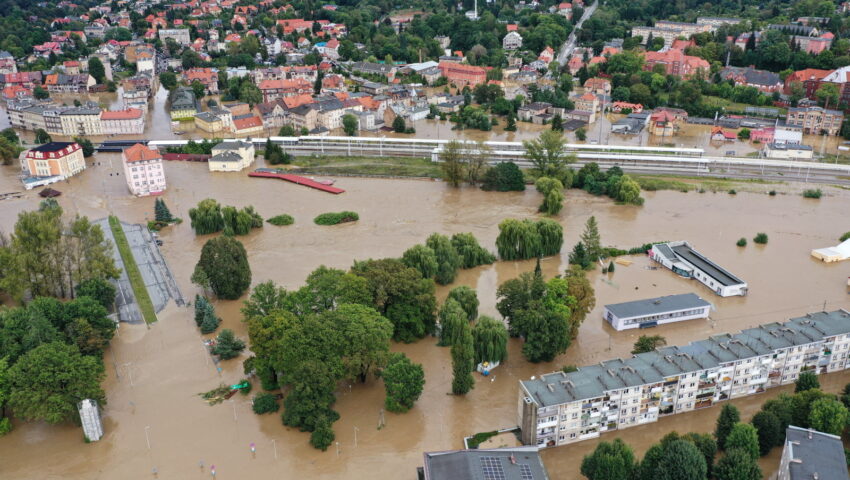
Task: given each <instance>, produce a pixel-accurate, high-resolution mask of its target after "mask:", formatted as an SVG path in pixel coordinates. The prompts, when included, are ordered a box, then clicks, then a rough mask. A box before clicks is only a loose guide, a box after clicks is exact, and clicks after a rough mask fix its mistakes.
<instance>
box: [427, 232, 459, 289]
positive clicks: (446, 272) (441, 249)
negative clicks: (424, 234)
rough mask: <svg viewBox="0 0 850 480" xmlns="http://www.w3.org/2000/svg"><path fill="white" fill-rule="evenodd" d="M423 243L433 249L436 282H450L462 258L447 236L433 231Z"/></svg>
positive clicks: (445, 283) (455, 274) (442, 283)
mask: <svg viewBox="0 0 850 480" xmlns="http://www.w3.org/2000/svg"><path fill="white" fill-rule="evenodd" d="M425 245H426V246H427V247H428V248H430V249H431V250H433V251H434V256H435V257H436V259H437V274H436V275H435V276H434V279H435V280H436V282H437V283H439V284H440V285H448V284H449V283H452V282H453V281H454V279H455V277H456V276H457V270H458V269H459V268H460V266H461V264H462V262H463V260H462V259H461V258H460V255H458V253H457V251H455V248H454V245H452V242H451V240H450V239H449V237H447V236H445V235H440V234H439V233H433V234H431V236H429V237H428V239H427V240H426V242H425Z"/></svg>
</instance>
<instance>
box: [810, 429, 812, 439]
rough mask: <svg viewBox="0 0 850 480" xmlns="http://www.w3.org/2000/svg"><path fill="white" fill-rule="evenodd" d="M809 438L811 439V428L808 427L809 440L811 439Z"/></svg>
mask: <svg viewBox="0 0 850 480" xmlns="http://www.w3.org/2000/svg"><path fill="white" fill-rule="evenodd" d="M811 439H812V429H811V428H810V429H809V440H811Z"/></svg>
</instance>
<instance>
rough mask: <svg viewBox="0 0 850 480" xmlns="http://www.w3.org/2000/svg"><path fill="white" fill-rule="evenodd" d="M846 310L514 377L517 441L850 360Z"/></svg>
mask: <svg viewBox="0 0 850 480" xmlns="http://www.w3.org/2000/svg"><path fill="white" fill-rule="evenodd" d="M848 354H850V312H848V311H847V310H843V309H841V310H835V311H832V312H817V313H810V314H808V315H806V316H803V317H798V318H793V319H791V320H788V321H787V322H785V323H778V322H775V323H769V324H765V325H761V326H759V327H756V328H750V329H747V330H744V331H742V332H740V333H737V334H735V335H730V334H720V335H713V336H711V337H709V338H707V339H705V340H700V341H696V342H692V343H690V344H688V345H685V346H678V347H676V346H671V347H664V348H660V349H657V350H655V351H652V352H646V353H641V354H638V355H634V356H633V357H631V358H629V359H614V360H610V361H607V362H602V363H600V364H598V365H591V366H587V367H582V368H580V369H578V370H577V371H575V372H571V373H564V372H554V373H549V374H546V375H542V376H541V377H540V378H534V377H532V378H531V379H530V380H523V381H520V382H519V383H520V385H519V397H518V403H517V407H518V410H517V416H518V422H519V425H520V428H521V430H522V436H521V438H522V442H523V443H524V444H526V445H536V446H538V447H540V448H545V447H554V446H559V445H566V444H569V443H573V442H578V441H581V440H587V439H590V438H596V437H599V436H600V435H601V434H602V433H604V432H609V431H614V430H619V429H624V428H629V427H633V426H637V425H642V424H645V423H651V422H655V421H657V420H658V418H659V417H662V416H666V415H673V414H677V413H683V412H688V411H691V410H695V409H699V408H706V407H710V406H712V405H715V404H717V403H719V402H722V401H725V400H729V399H730V398H737V397H743V396H747V395H753V394H756V393H761V392H764V391H765V389H767V388H771V387H776V386H779V385H786V384H789V383H793V382H794V381H795V380H796V379H797V377H798V376H799V375H800V373H801V372H805V371H811V372H813V373H815V374H818V375H819V374H822V373H829V372H835V371H840V370H844V369H846V368H850V358H848Z"/></svg>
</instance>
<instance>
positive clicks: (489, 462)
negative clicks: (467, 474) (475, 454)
mask: <svg viewBox="0 0 850 480" xmlns="http://www.w3.org/2000/svg"><path fill="white" fill-rule="evenodd" d="M481 470H482V471H483V472H484V480H505V471H504V470H502V462H501V460H499V459H498V458H496V457H481Z"/></svg>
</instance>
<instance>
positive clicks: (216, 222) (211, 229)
mask: <svg viewBox="0 0 850 480" xmlns="http://www.w3.org/2000/svg"><path fill="white" fill-rule="evenodd" d="M189 218H190V219H191V220H192V229H193V230H195V234H196V235H206V234H209V233H215V232H220V231H221V230H222V229H224V218H223V217H222V214H221V205H219V204H218V202H217V201H215V200H213V199H212V198H207V199H205V200H201V202H200V203H198V206H197V207H195V208H190V209H189Z"/></svg>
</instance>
